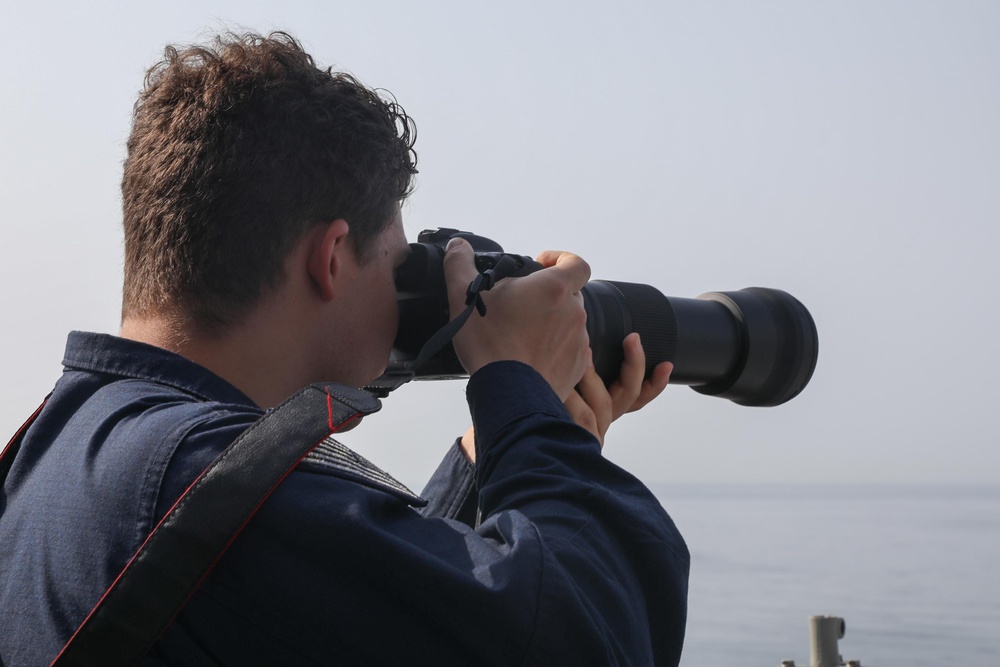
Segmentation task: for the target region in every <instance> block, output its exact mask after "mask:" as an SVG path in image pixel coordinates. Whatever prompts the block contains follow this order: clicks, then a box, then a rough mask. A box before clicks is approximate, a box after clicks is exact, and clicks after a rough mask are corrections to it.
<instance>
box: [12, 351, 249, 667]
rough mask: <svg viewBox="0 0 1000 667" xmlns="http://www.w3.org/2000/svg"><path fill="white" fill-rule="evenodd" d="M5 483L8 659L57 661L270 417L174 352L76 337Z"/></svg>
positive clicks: (223, 383) (233, 389)
mask: <svg viewBox="0 0 1000 667" xmlns="http://www.w3.org/2000/svg"><path fill="white" fill-rule="evenodd" d="M65 364H66V367H67V369H66V372H65V373H64V375H63V377H62V378H61V379H60V381H59V382H58V383H57V385H56V387H55V389H54V391H53V393H52V396H51V397H50V398H49V400H48V402H47V403H46V406H45V408H44V409H43V410H42V412H41V413H40V415H39V416H38V419H37V420H36V421H35V423H34V424H33V425H32V426H31V428H30V429H29V430H28V432H27V434H26V437H25V440H24V443H23V445H22V447H21V450H20V451H19V452H18V455H17V457H16V459H15V461H14V465H13V467H12V468H11V471H10V474H9V476H8V479H7V481H6V483H5V485H4V494H3V496H2V498H3V505H2V512H3V515H2V520H0V544H2V545H3V549H2V550H0V571H2V572H3V573H4V576H3V578H2V579H0V610H2V612H0V613H2V614H3V615H4V621H3V626H4V630H5V631H4V632H2V633H0V658H2V659H3V660H4V662H6V663H8V664H11V665H19V664H41V663H43V662H48V661H49V660H51V659H52V657H54V655H55V653H56V652H58V649H59V648H60V647H61V646H62V643H63V642H64V641H65V638H66V637H67V636H68V634H69V633H71V632H72V631H73V630H74V629H75V628H76V627H77V625H79V623H80V622H81V621H82V620H83V618H84V617H85V616H86V614H87V613H88V612H89V611H90V610H91V608H92V607H93V606H94V604H95V603H96V602H97V600H98V599H100V596H101V594H102V593H103V592H104V591H105V590H106V589H107V587H108V586H110V584H111V582H113V581H114V579H115V577H116V576H117V575H118V573H119V572H120V571H121V569H122V568H123V567H124V565H125V563H127V562H128V559H129V558H130V557H131V556H132V554H133V553H134V552H135V550H136V549H137V548H138V547H139V545H140V544H142V542H143V540H144V539H145V538H146V536H147V535H148V534H149V532H150V531H151V530H152V528H153V527H154V526H155V525H156V523H157V522H158V521H159V519H160V518H161V517H162V515H163V514H164V513H165V512H166V510H167V509H169V507H170V506H171V505H172V504H173V502H174V500H175V499H176V498H177V497H178V495H179V494H180V493H182V492H183V490H184V489H185V488H186V486H187V485H188V484H190V483H191V481H193V479H194V478H195V477H196V476H197V475H198V473H200V472H201V470H202V469H204V467H205V466H206V465H208V463H209V462H211V461H212V459H214V458H215V456H216V455H217V454H218V453H219V452H220V451H222V449H224V448H225V446H226V445H227V444H228V443H229V442H231V441H232V440H233V439H234V438H235V437H236V436H237V435H239V433H241V432H242V431H243V430H244V429H246V427H247V426H249V425H250V424H251V423H253V422H254V421H255V420H256V419H257V418H258V417H259V416H260V414H261V411H260V410H259V409H257V408H256V407H254V406H253V404H252V403H251V402H250V401H249V399H247V398H246V397H245V396H243V395H242V394H241V393H240V392H239V391H238V390H237V389H235V388H234V387H232V386H230V385H229V384H228V383H226V382H224V381H222V380H221V379H219V378H216V377H214V376H213V375H211V374H210V373H208V372H207V371H205V370H204V369H201V368H200V367H198V366H197V365H196V364H193V363H191V362H189V361H187V360H185V359H183V358H181V357H178V356H177V355H173V354H171V353H168V352H166V351H164V350H158V349H156V348H153V347H151V346H146V345H142V344H140V343H134V342H126V341H122V340H121V339H115V338H113V337H111V336H97V335H93V334H79V333H75V334H73V335H72V336H71V337H70V341H69V344H68V345H67V351H66V359H65Z"/></svg>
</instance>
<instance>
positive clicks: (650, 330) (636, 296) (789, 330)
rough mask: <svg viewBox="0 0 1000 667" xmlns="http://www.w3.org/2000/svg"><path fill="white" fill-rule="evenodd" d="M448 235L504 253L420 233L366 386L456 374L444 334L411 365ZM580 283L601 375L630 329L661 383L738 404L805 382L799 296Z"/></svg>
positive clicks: (617, 358)
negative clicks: (392, 326)
mask: <svg viewBox="0 0 1000 667" xmlns="http://www.w3.org/2000/svg"><path fill="white" fill-rule="evenodd" d="M454 236H459V237H461V238H464V239H466V240H467V241H469V243H470V244H471V245H472V247H473V249H474V250H475V251H476V263H477V266H478V268H479V269H480V271H485V270H487V269H488V268H490V267H492V266H495V265H496V264H497V262H498V259H499V258H500V257H502V256H504V255H506V253H504V252H503V250H502V248H501V247H500V246H499V245H498V244H497V243H496V242H494V241H492V240H490V239H486V238H484V237H480V236H476V235H474V234H471V233H470V232H462V231H458V230H455V229H437V230H426V231H424V232H421V234H420V236H419V237H418V240H417V243H412V244H410V249H411V252H410V256H409V257H408V258H407V261H406V262H405V263H404V264H403V266H402V267H400V269H399V270H398V271H397V275H396V288H397V291H398V305H399V314H400V318H399V330H398V332H397V335H396V341H395V343H394V347H393V352H392V358H391V361H390V365H389V370H388V372H387V373H386V375H385V376H383V378H380V380H383V379H385V380H384V381H383V382H380V381H378V380H377V381H376V382H375V383H373V387H374V388H376V389H377V388H378V387H380V386H389V384H391V383H390V382H389V381H388V379H386V378H390V377H393V376H395V377H402V376H407V377H409V376H412V377H413V379H418V380H428V379H448V378H459V377H465V376H466V374H465V370H464V369H463V368H462V365H461V363H460V362H459V361H458V358H457V357H456V356H455V351H454V349H453V348H452V347H451V345H450V343H449V344H447V345H445V346H444V347H443V348H442V349H441V350H440V351H439V352H437V353H436V354H434V355H432V356H431V357H430V358H428V359H427V360H426V362H424V363H422V364H421V365H420V366H419V367H416V368H414V367H413V364H414V361H415V360H416V359H417V356H418V355H419V353H420V351H421V349H422V348H423V347H424V345H425V344H426V343H427V341H428V340H430V338H431V337H432V336H433V335H434V334H435V333H436V332H437V331H438V330H440V329H441V328H442V327H444V326H445V325H446V324H447V323H448V320H449V310H448V295H447V290H446V288H445V282H444V268H443V259H444V248H445V246H446V245H447V243H448V240H449V239H451V238H452V237H454ZM511 257H514V258H516V260H517V265H518V266H520V267H522V268H521V269H520V272H519V273H515V274H514V275H525V274H527V273H531V272H532V271H536V270H538V269H539V268H541V267H540V265H539V264H537V263H536V262H534V261H532V260H531V259H529V258H526V257H523V256H520V255H511ZM581 291H582V294H583V299H584V306H585V308H586V311H587V333H588V334H589V335H590V346H591V348H592V349H593V353H594V355H593V356H594V366H595V368H596V370H597V373H598V375H600V377H601V378H602V379H603V380H604V382H605V384H611V383H612V382H614V380H615V379H616V378H617V377H618V374H619V372H620V370H621V364H622V360H623V358H624V353H623V349H622V341H623V340H624V339H625V337H626V336H627V335H629V334H630V333H632V332H633V331H635V332H638V333H639V335H640V337H641V339H642V345H643V349H644V350H645V353H646V375H647V376H648V375H649V374H650V373H651V372H652V370H653V368H654V367H655V366H656V365H657V364H658V363H660V362H663V361H671V362H673V364H674V370H673V373H672V374H671V376H670V383H671V384H683V385H690V386H691V388H692V389H694V390H695V391H697V392H699V393H702V394H705V395H707V396H719V397H722V398H728V399H730V400H731V401H733V402H735V403H738V404H740V405H747V406H758V407H770V406H775V405H781V404H782V403H785V402H786V401H789V400H791V399H792V398H794V397H795V396H797V395H798V394H799V392H801V391H802V390H803V389H804V388H805V386H806V385H807V384H808V383H809V379H810V378H811V377H812V374H813V370H814V369H815V368H816V359H817V357H818V354H819V337H818V335H817V332H816V324H815V323H814V322H813V318H812V316H811V315H810V314H809V311H808V310H807V309H806V307H805V306H803V305H802V303H801V302H799V301H798V300H797V299H796V298H795V297H793V296H792V295H790V294H788V293H786V292H783V291H781V290H777V289H769V288H764V287H748V288H746V289H741V290H737V291H732V292H708V293H706V294H702V295H701V296H699V297H698V298H695V299H688V298H678V297H667V296H664V295H663V294H662V293H661V292H660V291H659V290H657V289H656V288H655V287H652V286H650V285H643V284H638V283H627V282H619V281H611V280H594V281H591V282H589V283H587V285H585V286H584V288H583V289H582V290H581ZM473 316H475V315H473ZM397 384H398V383H397Z"/></svg>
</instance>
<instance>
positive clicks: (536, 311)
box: [444, 239, 590, 401]
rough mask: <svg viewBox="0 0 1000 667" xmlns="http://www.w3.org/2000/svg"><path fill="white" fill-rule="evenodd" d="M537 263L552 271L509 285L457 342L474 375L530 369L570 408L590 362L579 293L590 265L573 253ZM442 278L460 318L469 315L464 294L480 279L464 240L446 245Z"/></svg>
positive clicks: (488, 300) (489, 295)
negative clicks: (508, 367) (499, 368)
mask: <svg viewBox="0 0 1000 667" xmlns="http://www.w3.org/2000/svg"><path fill="white" fill-rule="evenodd" d="M537 259H538V262H539V263H540V264H542V266H544V267H546V268H544V269H542V270H540V271H536V272H535V273H532V274H530V275H527V276H524V277H520V278H506V279H504V280H501V281H499V282H498V283H497V284H496V286H495V287H494V288H493V289H492V290H490V291H489V292H485V293H483V295H482V297H483V301H484V302H485V304H486V316H485V317H479V316H478V315H476V314H473V315H472V317H471V318H469V321H468V322H466V324H465V326H464V327H462V330H461V331H459V332H458V334H457V335H456V336H455V339H454V345H455V352H456V353H457V354H458V358H459V360H460V361H461V362H462V366H463V367H464V368H465V370H466V371H468V372H469V374H470V375H471V374H473V373H475V372H476V371H477V370H479V369H480V368H482V367H483V366H485V365H487V364H489V363H491V362H494V361H503V360H515V361H520V362H523V363H525V364H528V365H529V366H531V367H532V368H534V369H535V370H536V371H538V373H539V374H541V376H542V377H543V378H545V380H546V381H547V382H548V383H549V385H550V386H551V387H552V389H553V390H554V391H555V392H556V395H558V396H559V398H560V399H561V400H563V401H565V400H566V399H567V398H568V397H569V396H570V394H571V393H573V388H574V387H575V386H576V385H577V383H578V382H580V379H581V378H582V377H583V375H584V371H585V370H586V369H587V365H588V363H589V360H590V346H589V343H590V341H589V338H588V337H587V312H586V311H585V310H584V308H583V296H582V295H581V294H580V289H581V288H582V287H583V286H584V285H585V284H587V281H588V280H590V266H588V265H587V263H586V262H585V261H583V260H582V259H580V258H579V257H577V256H576V255H573V254H571V253H567V252H551V251H550V252H544V253H542V254H541V255H539V256H538V258H537ZM444 274H445V281H446V282H447V284H448V300H449V302H450V305H451V314H452V317H454V316H456V315H458V314H459V313H460V312H462V311H463V310H465V307H466V306H465V297H466V290H467V289H468V287H469V283H471V282H472V280H473V279H474V278H475V277H476V275H477V274H478V272H477V271H476V266H475V263H474V262H473V251H472V246H470V245H469V244H468V243H467V242H466V241H463V240H461V239H452V240H451V241H450V242H449V243H448V249H447V252H446V253H445V257H444Z"/></svg>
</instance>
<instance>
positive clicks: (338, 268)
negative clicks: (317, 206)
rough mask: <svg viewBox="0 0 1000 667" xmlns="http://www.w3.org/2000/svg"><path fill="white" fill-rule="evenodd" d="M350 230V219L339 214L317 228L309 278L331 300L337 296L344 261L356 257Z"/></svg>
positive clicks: (325, 298) (323, 297)
mask: <svg viewBox="0 0 1000 667" xmlns="http://www.w3.org/2000/svg"><path fill="white" fill-rule="evenodd" d="M349 231H350V226H349V225H348V224H347V221H346V220H344V219H342V218H340V219H337V220H334V221H333V222H331V223H328V224H327V225H326V226H325V227H324V226H323V225H320V226H319V228H318V229H317V230H316V232H315V233H316V236H315V237H314V238H313V241H312V246H311V247H310V249H309V259H308V267H307V268H308V271H309V278H310V279H311V280H312V283H313V285H314V286H315V287H316V290H317V292H318V294H319V296H320V298H322V299H323V301H332V300H333V298H334V297H335V296H337V294H338V291H339V287H340V280H339V279H340V278H341V277H342V275H343V272H344V268H345V267H344V262H345V261H347V260H348V259H352V260H353V258H354V257H353V253H354V248H353V247H352V246H351V243H350V242H349V241H348V239H347V233H348V232H349ZM348 254H350V257H348Z"/></svg>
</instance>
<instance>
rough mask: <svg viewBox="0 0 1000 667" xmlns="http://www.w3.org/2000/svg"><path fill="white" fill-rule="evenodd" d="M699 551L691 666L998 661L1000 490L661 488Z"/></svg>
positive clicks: (688, 645)
mask: <svg viewBox="0 0 1000 667" xmlns="http://www.w3.org/2000/svg"><path fill="white" fill-rule="evenodd" d="M652 488H653V490H654V492H655V493H656V494H657V497H658V498H659V499H660V500H661V502H662V503H663V506H664V507H665V508H667V511H668V512H669V513H670V515H671V516H672V517H673V519H674V521H675V522H676V523H677V525H678V527H679V528H680V530H681V532H682V533H683V535H684V537H685V539H686V540H687V543H688V548H689V549H690V551H691V579H690V591H689V609H688V625H687V636H686V639H685V647H684V654H683V658H682V660H681V664H682V665H686V666H688V667H738V666H750V665H754V666H758V665H760V666H764V667H767V666H769V665H770V666H773V667H778V666H779V665H780V664H781V661H782V660H788V659H793V660H795V661H796V664H797V665H808V664H809V624H808V619H809V617H810V616H813V615H831V616H840V617H843V618H844V619H845V621H846V628H847V629H846V634H845V636H844V637H843V638H842V639H841V640H840V642H839V648H840V653H841V655H842V656H843V658H844V659H845V660H860V661H861V664H862V666H863V667H890V666H892V665H900V666H904V667H917V666H921V665H927V666H932V665H933V666H934V667H941V666H942V665H949V666H952V665H955V666H958V665H961V666H962V667H968V666H975V667H979V666H982V667H993V666H1000V486H992V487H986V486H910V485H905V486H880V485H820V486H805V485H801V486H800V485H654V486H652Z"/></svg>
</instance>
